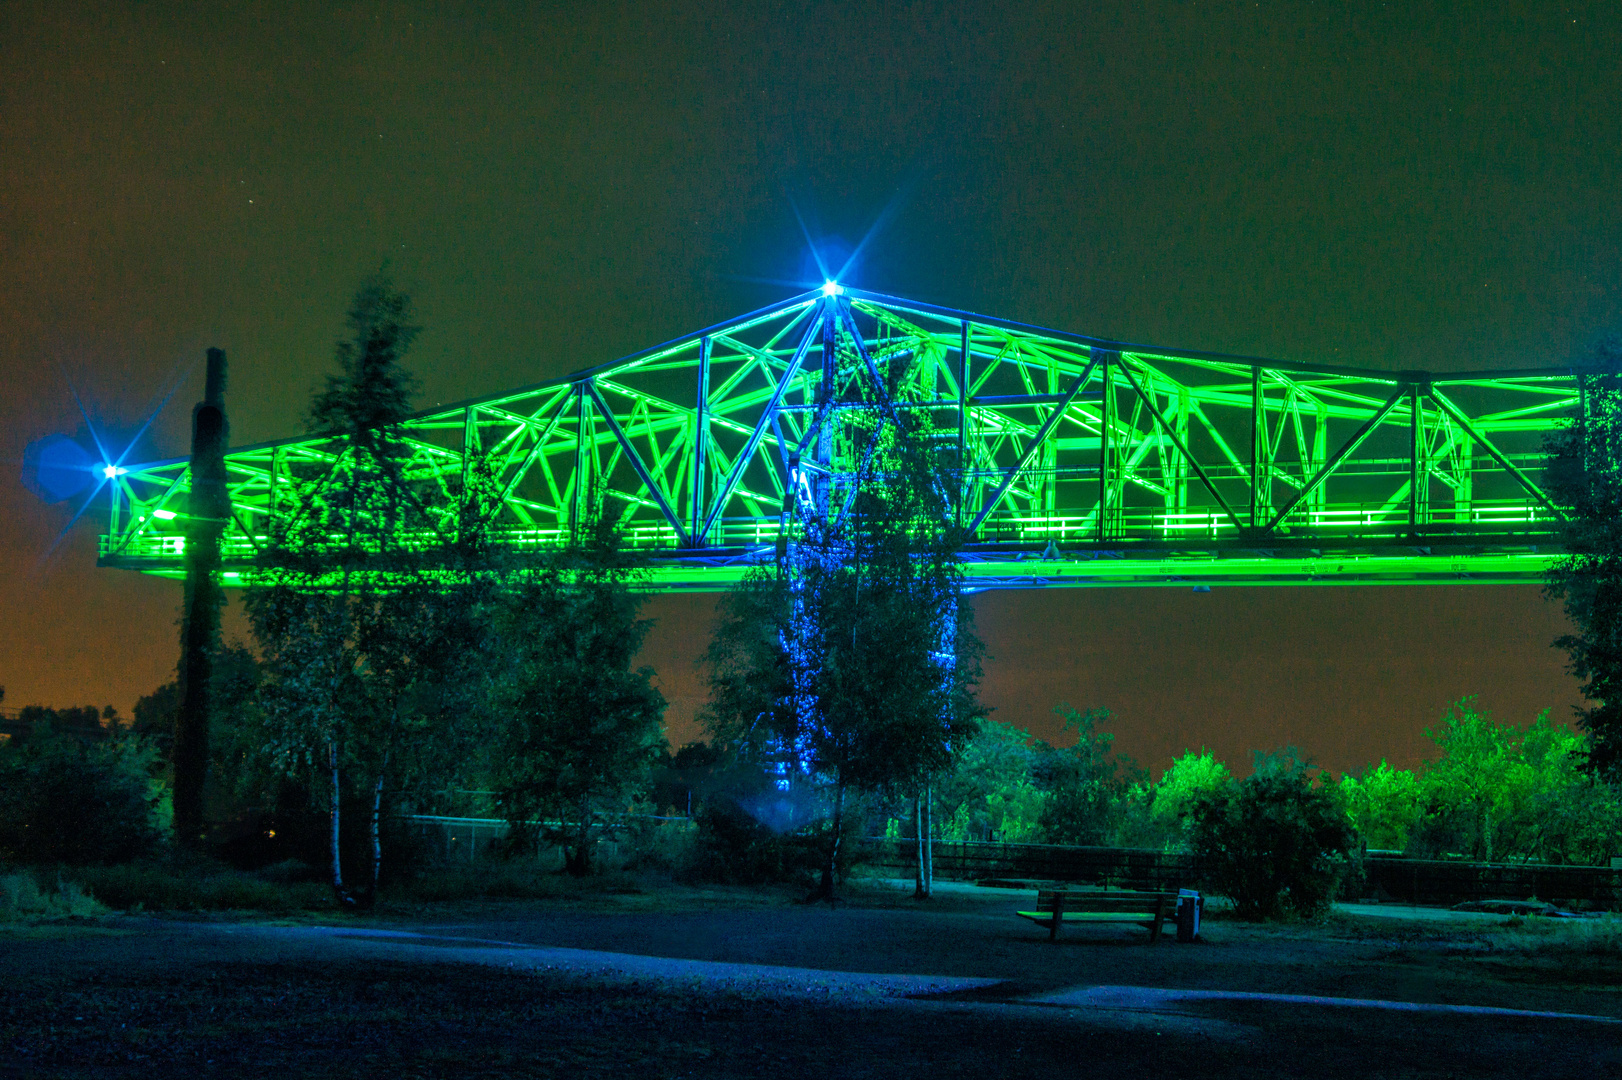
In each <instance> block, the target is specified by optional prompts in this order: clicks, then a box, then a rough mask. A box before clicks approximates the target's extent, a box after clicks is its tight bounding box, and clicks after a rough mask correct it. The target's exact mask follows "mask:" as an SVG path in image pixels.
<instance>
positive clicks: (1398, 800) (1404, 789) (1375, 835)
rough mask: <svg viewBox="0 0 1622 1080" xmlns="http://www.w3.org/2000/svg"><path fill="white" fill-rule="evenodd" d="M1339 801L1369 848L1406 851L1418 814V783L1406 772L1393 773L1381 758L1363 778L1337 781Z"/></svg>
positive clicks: (1349, 777) (1419, 804)
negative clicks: (1338, 782) (1338, 783)
mask: <svg viewBox="0 0 1622 1080" xmlns="http://www.w3.org/2000/svg"><path fill="white" fill-rule="evenodd" d="M1340 795H1341V801H1342V803H1343V804H1344V805H1345V807H1346V816H1347V818H1348V820H1350V821H1351V823H1352V827H1353V828H1354V829H1356V830H1357V831H1358V833H1359V834H1360V835H1361V836H1362V837H1363V842H1364V843H1365V844H1367V845H1368V846H1369V847H1371V848H1378V849H1383V850H1387V851H1406V850H1407V849H1408V839H1409V835H1410V833H1411V832H1412V830H1413V827H1414V825H1415V824H1416V823H1417V822H1418V820H1419V816H1420V812H1421V795H1420V788H1419V781H1418V779H1417V778H1416V777H1415V776H1414V774H1413V772H1412V771H1411V770H1408V769H1393V768H1392V767H1391V766H1390V765H1387V764H1386V763H1385V760H1384V759H1383V758H1382V759H1381V761H1380V764H1378V765H1376V766H1372V767H1370V768H1369V769H1367V770H1365V771H1364V773H1363V775H1362V776H1354V775H1352V774H1351V773H1345V774H1343V775H1342V776H1341V778H1340Z"/></svg>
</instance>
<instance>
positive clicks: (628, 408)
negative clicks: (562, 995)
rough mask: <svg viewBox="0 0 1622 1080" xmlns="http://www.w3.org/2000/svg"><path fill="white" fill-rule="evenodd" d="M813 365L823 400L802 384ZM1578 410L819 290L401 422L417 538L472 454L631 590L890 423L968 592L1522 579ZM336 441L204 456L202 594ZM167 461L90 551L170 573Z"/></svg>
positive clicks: (307, 481)
mask: <svg viewBox="0 0 1622 1080" xmlns="http://www.w3.org/2000/svg"><path fill="white" fill-rule="evenodd" d="M830 323H831V324H832V327H833V329H832V331H831V332H830V331H828V330H827V327H828V325H829V324H830ZM829 341H832V342H833V346H832V356H831V357H830V356H827V355H824V354H825V353H827V352H828V350H829V345H828V342H829ZM825 378H829V379H832V380H833V386H834V389H833V391H832V392H831V394H830V395H825V396H824V397H819V395H818V386H819V384H820V382H821V380H823V379H825ZM829 399H831V401H830V400H829ZM1578 400H1579V399H1578V387H1577V379H1576V376H1575V374H1574V373H1573V371H1572V370H1571V369H1565V368H1559V369H1553V368H1551V369H1536V370H1519V371H1480V372H1466V373H1439V372H1420V371H1408V372H1381V371H1369V370H1359V369H1355V368H1346V367H1332V366H1324V365H1313V364H1292V363H1285V362H1281V361H1273V360H1265V359H1257V358H1250V357H1232V356H1221V355H1215V354H1208V353H1199V352H1191V351H1186V350H1176V349H1160V348H1150V347H1144V346H1137V345H1131V344H1127V343H1123V342H1112V341H1103V340H1098V339H1093V338H1087V337H1083V336H1080V335H1074V334H1068V333H1064V332H1060V331H1054V330H1047V329H1043V328H1039V327H1032V326H1024V325H1021V324H1018V323H1012V322H1007V321H1004V320H999V319H993V318H987V317H984V316H979V315H973V314H970V313H967V312H961V311H953V310H949V309H944V308H939V307H934V306H931V305H927V304H920V303H915V302H912V301H907V300H901V299H897V298H894V297H888V296H882V295H878V294H872V293H866V292H860V291H857V290H846V291H844V292H843V293H841V294H838V295H832V296H829V295H824V294H823V293H822V292H821V291H818V292H814V293H808V294H805V295H803V296H799V297H795V298H793V299H791V300H788V301H785V302H784V303H782V304H779V305H776V306H774V307H770V308H766V309H762V310H761V311H757V312H754V313H752V314H750V315H746V316H744V317H742V318H740V319H736V320H733V321H731V322H728V323H724V324H721V325H718V326H713V327H710V328H708V329H706V330H702V331H699V332H697V333H694V334H691V335H688V336H685V337H682V338H678V339H676V340H674V341H671V342H668V343H666V344H664V345H661V346H658V347H656V348H654V349H650V350H648V351H646V352H643V353H639V354H636V355H634V356H631V357H627V358H625V359H623V360H619V361H615V362H613V363H609V364H605V365H601V366H598V367H595V368H589V369H586V370H583V371H579V372H576V373H575V374H572V375H568V376H565V377H562V378H559V379H553V380H550V381H547V382H544V383H540V384H538V385H535V386H530V387H525V388H523V389H520V390H515V391H511V392H509V393H504V394H497V395H491V396H489V397H485V398H480V399H477V400H471V401H466V402H461V403H458V404H455V405H450V406H446V407H442V408H436V409H433V410H431V411H427V412H424V413H421V414H418V415H416V416H414V417H412V418H410V419H409V420H407V421H405V423H404V424H403V428H402V434H403V436H404V439H405V443H406V445H407V446H408V447H409V448H410V451H411V453H410V457H409V459H408V460H407V461H406V462H405V465H404V475H405V477H406V480H407V482H408V483H410V484H412V485H413V487H414V489H415V490H416V492H417V497H418V498H419V499H420V501H421V503H422V505H423V507H424V511H425V512H426V513H427V514H428V515H429V516H430V521H429V522H428V524H429V525H430V526H433V527H429V528H424V529H423V530H422V536H421V538H420V541H421V542H423V543H429V542H432V540H433V539H434V537H435V535H436V530H437V529H438V526H435V525H434V520H433V519H438V520H439V522H440V523H441V524H444V525H446V526H448V525H449V524H450V523H453V522H454V521H455V520H456V516H457V513H458V505H459V500H460V498H461V492H462V491H463V490H464V484H465V482H466V479H467V476H468V473H469V470H470V469H471V468H472V467H473V466H474V464H475V462H478V461H480V460H482V461H483V462H484V463H485V465H486V466H487V467H488V472H489V475H491V476H492V477H493V478H494V482H495V484H496V486H497V488H498V490H499V493H500V497H499V500H498V505H497V508H496V516H495V518H494V520H493V521H492V522H491V525H492V529H493V535H494V536H495V537H496V538H497V542H498V543H501V544H505V545H508V546H512V547H517V548H526V547H535V546H545V545H551V544H557V543H559V542H561V541H562V540H563V539H564V538H566V537H567V536H568V535H569V533H570V530H571V529H572V528H573V525H574V523H575V522H577V521H578V520H579V519H580V517H581V514H582V506H581V499H582V493H583V491H584V490H585V489H586V488H587V487H588V486H590V487H592V488H593V489H594V490H598V491H600V492H601V493H602V495H603V496H604V497H605V498H606V499H607V500H611V505H615V506H617V507H618V512H619V513H620V515H621V517H622V519H623V522H624V524H625V527H626V530H627V535H628V537H629V540H630V542H631V543H632V544H633V545H635V546H637V547H640V548H643V549H645V550H646V551H647V552H648V554H649V556H650V557H651V559H652V563H653V572H652V574H651V576H650V579H649V580H650V586H651V587H653V588H656V589H660V590H669V591H676V590H697V591H706V590H714V589H720V588H724V587H726V585H727V584H729V583H730V582H731V581H734V580H736V579H737V578H738V577H739V576H741V575H742V573H743V572H744V571H745V570H746V569H747V567H748V566H750V565H752V564H754V563H755V562H758V561H759V560H761V559H762V558H768V557H770V555H771V553H772V551H773V550H774V547H775V544H776V540H777V537H778V534H779V531H780V530H781V529H782V527H783V522H784V520H785V510H786V509H787V508H789V506H790V504H791V502H792V498H793V495H792V491H793V487H794V484H795V477H796V476H797V475H798V474H797V472H796V470H803V469H811V468H822V469H825V470H826V472H827V476H826V479H825V481H824V482H825V484H826V486H827V487H828V489H829V490H830V491H831V492H832V496H831V501H830V503H829V505H835V506H837V505H838V504H839V500H840V499H841V498H842V492H843V491H845V490H847V489H848V486H849V484H850V483H852V482H853V480H854V477H855V475H856V473H857V467H858V464H859V459H860V456H861V452H862V446H863V445H864V443H865V440H866V439H868V438H869V437H870V436H871V433H872V430H873V428H874V426H875V425H876V424H878V423H879V422H880V421H879V418H880V417H881V416H883V415H885V414H886V413H887V412H891V411H905V412H907V413H908V414H910V415H911V416H912V417H913V419H914V421H915V423H917V424H918V426H919V427H921V429H923V430H925V431H927V432H928V434H929V436H930V437H931V438H932V439H935V440H937V441H938V442H939V444H940V445H941V446H942V447H943V448H945V449H947V450H949V451H950V453H949V454H948V455H947V456H948V458H949V459H950V460H952V461H954V462H957V463H961V468H959V469H957V470H956V472H955V474H954V475H958V476H959V479H960V482H959V484H958V489H957V491H956V492H955V497H956V503H955V506H954V512H955V513H957V514H958V515H959V516H960V520H961V521H962V522H963V523H964V524H966V525H969V526H971V527H972V530H973V543H972V544H971V545H970V547H969V549H968V551H967V552H966V555H965V559H966V571H967V576H968V578H969V581H970V583H971V584H972V585H973V586H974V587H976V588H1022V587H1031V586H1035V585H1065V586H1088V585H1093V586H1100V585H1183V586H1188V585H1191V584H1192V585H1195V586H1201V585H1231V584H1268V585H1280V584H1415V583H1427V582H1442V581H1448V582H1491V583H1506V582H1528V583H1530V582H1537V581H1540V580H1541V578H1542V575H1543V573H1544V571H1545V569H1546V567H1547V565H1548V563H1549V561H1550V560H1551V559H1552V558H1554V557H1556V556H1557V554H1558V548H1557V546H1556V544H1557V541H1556V526H1557V523H1558V519H1559V511H1558V509H1557V508H1556V507H1554V506H1553V505H1552V503H1551V502H1550V501H1549V499H1548V498H1547V496H1546V495H1545V493H1544V492H1543V491H1542V490H1541V487H1540V477H1541V473H1542V464H1543V454H1542V438H1543V434H1544V433H1545V432H1547V431H1549V430H1551V429H1553V428H1554V427H1556V426H1557V425H1558V424H1559V423H1561V422H1562V421H1563V419H1564V418H1566V417H1568V416H1570V415H1572V413H1573V411H1574V410H1575V409H1576V407H1577V406H1578ZM819 401H829V403H828V404H826V405H825V406H823V410H824V411H822V412H819V404H818V403H819ZM824 443H825V444H826V445H825V446H824V445H823V444H824ZM819 446H820V447H823V449H824V451H825V452H823V453H813V451H814V450H816V449H817V448H818V447H819ZM342 448H343V440H342V439H339V438H330V437H322V436H303V437H295V438H289V439H282V440H278V441H275V442H271V443H263V444H260V445H257V446H249V447H243V448H240V449H237V450H233V451H231V452H230V453H229V454H228V456H227V459H226V464H227V470H228V474H229V488H230V494H231V499H232V506H233V520H232V522H231V523H230V526H229V528H228V529H227V532H226V534H225V536H224V538H223V540H222V546H223V554H224V564H225V573H226V575H227V583H228V584H231V583H244V582H245V581H246V580H247V577H248V576H249V571H250V570H251V567H252V563H253V558H254V555H255V553H256V551H257V550H258V549H259V547H261V546H262V545H263V543H264V542H265V539H266V538H267V536H268V535H269V534H270V532H271V530H272V527H273V525H274V524H275V522H276V521H277V519H279V518H282V517H284V516H286V515H289V514H295V513H297V512H298V511H299V509H300V507H301V506H302V505H303V504H304V502H305V501H306V500H308V499H310V498H312V497H314V496H315V495H316V494H318V492H319V489H320V487H321V484H322V478H323V476H324V475H326V474H328V473H330V472H331V471H332V465H333V462H334V461H335V460H336V458H337V456H338V455H339V454H341V453H342ZM822 461H826V462H827V464H825V465H822V464H818V462H822ZM188 467H189V464H188V461H187V459H184V458H178V459H172V460H168V461H158V462H151V463H146V464H141V465H132V466H129V467H128V471H127V472H125V473H124V474H123V475H120V476H118V477H116V478H114V480H113V481H111V482H110V486H111V488H112V491H113V510H112V517H111V521H110V525H109V529H108V532H107V534H106V535H104V536H103V537H102V540H101V550H100V558H99V563H100V565H103V566H114V567H124V568H129V569H135V570H140V571H143V572H147V573H154V574H159V575H165V576H171V577H178V576H180V575H181V573H182V561H183V558H182V556H183V551H184V545H185V538H184V531H185V523H186V518H185V515H186V499H187V495H188V492H189V473H188ZM404 539H405V540H406V541H407V542H411V541H412V537H409V536H408V537H405V538H404Z"/></svg>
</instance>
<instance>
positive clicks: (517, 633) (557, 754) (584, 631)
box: [492, 500, 666, 876]
mask: <svg viewBox="0 0 1622 1080" xmlns="http://www.w3.org/2000/svg"><path fill="white" fill-rule="evenodd" d="M594 501H595V500H594ZM636 577H637V567H636V564H635V563H634V562H633V561H632V560H631V559H630V558H628V557H627V556H626V554H625V553H624V551H623V549H622V545H621V541H620V536H619V534H618V532H617V530H616V528H615V527H614V524H613V523H612V522H609V521H607V520H606V519H604V518H603V517H602V516H601V515H600V514H599V515H597V517H596V520H595V522H594V523H593V524H592V525H591V526H589V528H588V530H587V536H586V538H585V539H584V541H583V542H581V543H577V544H575V545H571V546H570V547H569V548H567V549H566V550H564V551H562V552H560V553H558V554H556V555H554V556H552V557H549V558H546V559H545V560H544V561H542V562H540V563H539V565H536V566H532V567H529V568H526V569H524V570H521V571H520V572H519V573H517V574H516V575H515V584H514V586H513V587H512V589H511V591H510V592H509V593H508V594H507V595H505V596H504V597H503V598H502V600H501V601H500V603H499V608H498V610H499V616H498V625H499V628H500V630H499V633H500V640H501V648H502V654H503V658H504V662H505V664H506V668H505V670H504V671H503V673H502V675H501V677H500V678H499V680H498V683H497V689H496V699H497V702H498V705H497V708H498V711H499V712H500V713H501V714H502V716H503V718H504V719H503V722H502V724H501V732H500V735H499V737H498V746H499V751H498V753H497V755H496V757H495V765H494V779H493V781H492V782H493V784H494V787H495V790H496V792H497V794H496V803H497V806H498V807H499V808H500V810H501V814H502V816H503V817H504V818H505V819H506V820H507V824H508V828H509V830H510V831H509V836H510V837H511V839H512V842H513V843H514V845H515V846H517V847H520V848H527V849H530V850H533V848H534V846H535V844H536V841H537V840H538V839H539V838H540V837H542V836H545V837H547V838H549V839H555V840H557V841H559V842H560V843H561V845H562V847H563V851H564V866H565V868H566V869H567V870H568V872H569V873H571V874H574V875H576V876H581V875H584V874H586V873H588V872H589V871H590V869H591V852H592V846H593V842H592V823H593V818H594V816H595V814H596V812H597V810H598V809H599V808H600V807H602V806H603V805H605V804H614V803H618V804H619V805H620V806H623V804H624V801H625V798H626V796H627V795H629V794H630V792H632V791H633V790H635V789H637V788H638V787H639V786H641V785H642V783H643V782H644V781H646V779H647V778H648V773H649V770H650V769H651V768H652V767H653V765H654V763H655V762H657V761H658V760H659V759H660V758H661V757H662V756H663V755H664V753H665V752H666V745H665V738H664V733H663V726H662V721H663V717H664V709H665V699H664V696H663V695H662V694H660V693H659V690H658V689H657V688H656V687H655V686H654V685H653V670H652V669H651V668H647V667H643V668H636V669H632V667H631V663H632V660H633V659H634V658H635V656H636V653H637V651H638V650H639V649H640V648H641V647H642V642H643V640H644V639H645V638H646V637H647V634H648V631H649V629H651V628H652V625H653V623H652V622H651V620H647V619H641V618H638V617H637V615H638V610H639V608H640V607H641V604H642V598H641V596H640V595H639V594H638V593H636V592H633V591H632V585H633V584H634V582H635V580H636ZM546 819H553V820H555V821H556V822H557V823H558V824H556V825H548V824H545V823H544V822H545V821H546Z"/></svg>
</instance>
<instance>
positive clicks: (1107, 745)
mask: <svg viewBox="0 0 1622 1080" xmlns="http://www.w3.org/2000/svg"><path fill="white" fill-rule="evenodd" d="M1054 711H1055V712H1057V713H1058V714H1059V715H1060V716H1061V717H1063V718H1064V730H1065V731H1067V732H1074V733H1075V736H1076V742H1075V745H1073V746H1070V747H1066V748H1064V749H1059V748H1057V747H1053V746H1048V745H1047V744H1045V743H1044V744H1043V745H1042V747H1041V753H1040V755H1039V756H1038V758H1037V762H1036V769H1035V780H1036V784H1037V786H1038V787H1039V788H1041V789H1042V790H1043V791H1045V792H1047V794H1048V799H1047V802H1046V805H1045V806H1044V807H1043V810H1042V819H1041V828H1042V833H1043V836H1044V837H1045V838H1046V840H1047V842H1048V843H1050V844H1100V843H1103V842H1104V840H1105V839H1106V837H1107V836H1108V835H1109V832H1110V826H1111V825H1112V817H1113V814H1114V811H1115V809H1116V806H1117V804H1118V803H1119V801H1120V800H1121V798H1122V797H1123V796H1124V795H1125V794H1126V793H1127V791H1128V790H1129V789H1130V788H1131V787H1132V785H1133V784H1134V783H1141V782H1142V781H1143V780H1145V779H1147V778H1146V777H1145V776H1144V775H1143V773H1142V770H1140V769H1139V768H1138V767H1137V766H1136V765H1135V764H1134V763H1133V762H1132V761H1130V760H1128V759H1121V758H1118V757H1116V755H1115V750H1114V743H1115V736H1114V735H1112V734H1110V733H1108V732H1103V731H1099V730H1098V724H1099V723H1100V722H1102V721H1106V720H1108V719H1109V717H1110V713H1109V710H1108V709H1088V710H1087V711H1086V712H1077V711H1076V710H1075V709H1072V708H1071V707H1070V706H1069V705H1060V706H1059V707H1058V708H1057V709H1055V710H1054Z"/></svg>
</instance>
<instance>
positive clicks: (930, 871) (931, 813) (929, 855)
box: [924, 780, 935, 898]
mask: <svg viewBox="0 0 1622 1080" xmlns="http://www.w3.org/2000/svg"><path fill="white" fill-rule="evenodd" d="M934 895H935V785H934V783H933V782H932V781H930V780H925V781H924V896H925V897H926V898H927V897H930V896H934Z"/></svg>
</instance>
